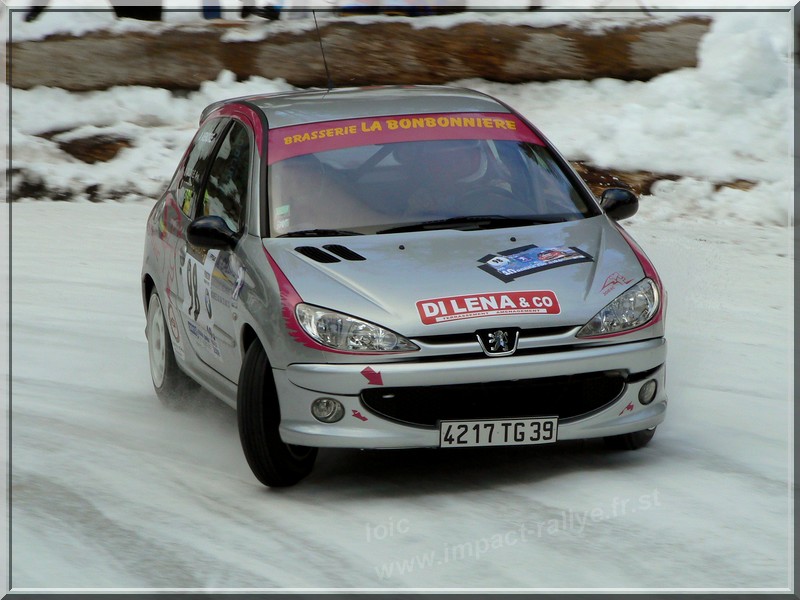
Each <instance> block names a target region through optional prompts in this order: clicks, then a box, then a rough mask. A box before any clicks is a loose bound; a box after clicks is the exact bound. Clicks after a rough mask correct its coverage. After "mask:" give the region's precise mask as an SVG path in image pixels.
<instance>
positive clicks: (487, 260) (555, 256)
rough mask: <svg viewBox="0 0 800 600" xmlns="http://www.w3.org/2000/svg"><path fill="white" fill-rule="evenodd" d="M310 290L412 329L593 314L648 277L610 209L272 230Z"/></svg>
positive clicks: (290, 268) (578, 320) (542, 321)
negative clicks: (357, 228) (387, 230)
mask: <svg viewBox="0 0 800 600" xmlns="http://www.w3.org/2000/svg"><path fill="white" fill-rule="evenodd" d="M264 247H265V249H266V250H267V253H268V254H269V255H270V256H271V257H272V259H273V260H274V262H275V264H276V265H277V266H278V267H279V268H280V270H281V271H282V272H283V275H284V276H285V277H286V279H288V282H289V283H290V284H291V285H292V287H294V289H295V290H296V292H297V293H298V295H299V296H300V298H302V300H303V301H304V302H306V303H308V304H314V305H317V306H321V307H325V308H329V309H333V310H336V311H339V312H343V313H347V314H350V315H353V316H356V317H358V318H361V319H364V320H367V321H371V322H374V323H377V324H379V325H382V326H384V327H387V328H389V329H392V330H394V331H397V332H398V333H401V334H402V335H405V336H407V337H414V336H422V335H440V334H450V333H463V332H468V331H469V332H471V331H475V330H476V329H483V328H491V327H503V326H505V327H508V326H518V327H522V328H535V327H562V326H575V325H582V324H584V323H586V322H587V321H588V320H589V319H591V317H592V316H594V315H595V314H596V313H597V312H598V311H599V310H600V309H601V308H603V307H604V306H605V305H606V304H608V303H609V302H610V301H611V300H613V299H614V298H615V297H616V296H617V295H618V294H620V293H621V292H623V291H624V290H625V289H627V288H628V287H630V286H632V285H634V284H635V283H636V282H638V281H639V280H641V279H642V277H644V272H643V270H642V267H641V265H640V263H639V261H638V259H637V257H636V255H635V254H634V252H633V250H632V249H631V247H630V246H629V245H628V243H627V242H626V241H625V239H624V238H623V237H622V235H621V234H620V232H619V231H618V230H617V228H616V226H615V225H614V224H613V222H611V221H610V220H609V219H608V218H607V217H606V216H604V215H602V216H598V217H593V218H590V219H582V220H580V221H570V222H566V223H556V224H548V225H536V226H529V227H514V228H503V229H493V230H478V231H460V230H437V231H424V232H412V233H394V234H383V235H364V236H346V237H312V238H272V239H265V240H264Z"/></svg>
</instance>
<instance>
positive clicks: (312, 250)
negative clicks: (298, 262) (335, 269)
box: [294, 246, 340, 263]
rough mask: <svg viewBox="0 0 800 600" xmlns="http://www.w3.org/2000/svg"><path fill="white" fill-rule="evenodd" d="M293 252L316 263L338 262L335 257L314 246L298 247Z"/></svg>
mask: <svg viewBox="0 0 800 600" xmlns="http://www.w3.org/2000/svg"><path fill="white" fill-rule="evenodd" d="M294 251H295V252H299V253H300V254H302V255H303V256H307V257H308V258H310V259H311V260H315V261H317V262H318V263H337V262H340V261H339V259H338V258H336V257H335V256H333V255H331V254H328V253H327V252H325V250H323V249H321V248H316V247H314V246H298V247H297V248H295V249H294Z"/></svg>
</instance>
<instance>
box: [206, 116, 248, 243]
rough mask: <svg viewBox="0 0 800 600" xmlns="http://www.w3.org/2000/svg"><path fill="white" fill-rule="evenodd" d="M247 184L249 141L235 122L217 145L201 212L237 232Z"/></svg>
mask: <svg viewBox="0 0 800 600" xmlns="http://www.w3.org/2000/svg"><path fill="white" fill-rule="evenodd" d="M249 181H250V138H249V136H248V133H247V129H246V128H245V126H244V125H242V124H241V123H239V122H238V121H234V122H233V125H232V126H231V128H230V130H228V133H227V135H226V136H225V139H224V140H223V141H222V144H221V145H220V146H219V150H218V151H217V154H216V156H215V157H214V162H213V163H212V165H211V170H210V171H209V174H208V180H207V182H206V187H205V191H204V192H203V203H202V210H201V213H202V214H203V215H215V216H218V217H221V218H222V219H223V220H224V221H225V223H226V224H227V225H228V227H229V228H230V229H231V230H232V231H238V230H239V226H240V223H241V216H242V210H243V206H244V204H245V201H246V198H247V191H248V183H249Z"/></svg>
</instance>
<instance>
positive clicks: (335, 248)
mask: <svg viewBox="0 0 800 600" xmlns="http://www.w3.org/2000/svg"><path fill="white" fill-rule="evenodd" d="M323 248H325V250H327V251H328V252H333V253H334V254H335V255H336V256H340V257H341V258H343V259H345V260H367V259H366V258H364V257H363V256H361V255H360V254H359V253H358V252H353V251H352V250H350V248H345V247H344V246H340V245H339V244H327V245H325V246H323Z"/></svg>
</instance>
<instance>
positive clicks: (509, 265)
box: [478, 245, 594, 283]
mask: <svg viewBox="0 0 800 600" xmlns="http://www.w3.org/2000/svg"><path fill="white" fill-rule="evenodd" d="M593 260H594V258H592V256H590V255H589V254H587V253H586V252H584V251H583V250H581V249H580V248H576V247H574V246H558V247H540V246H536V245H530V246H522V247H520V248H512V249H510V250H504V251H502V252H498V253H497V254H487V255H486V256H484V257H483V258H481V259H479V260H478V262H479V263H481V265H480V267H478V268H479V269H481V270H482V271H486V272H487V273H489V274H490V275H493V276H494V277H497V278H498V279H499V280H501V281H504V282H506V283H508V282H511V281H514V280H515V279H517V278H518V277H523V276H525V275H530V274H531V273H537V272H539V271H545V270H547V269H554V268H556V267H564V266H567V265H572V264H576V263H582V262H592V261H593Z"/></svg>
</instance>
